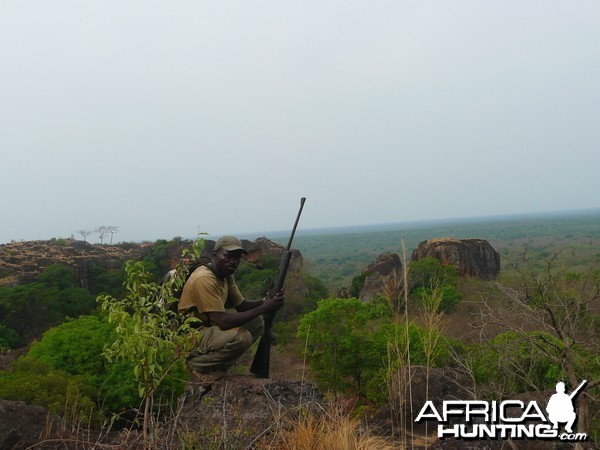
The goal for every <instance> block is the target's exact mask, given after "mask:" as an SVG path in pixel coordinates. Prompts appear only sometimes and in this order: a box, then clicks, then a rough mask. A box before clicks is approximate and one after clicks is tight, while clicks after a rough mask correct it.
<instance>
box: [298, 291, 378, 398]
mask: <svg viewBox="0 0 600 450" xmlns="http://www.w3.org/2000/svg"><path fill="white" fill-rule="evenodd" d="M386 315H387V316H389V311H388V310H387V307H386V306H385V305H384V304H383V303H382V302H378V303H366V302H361V301H360V300H358V299H356V298H350V299H340V298H329V299H326V300H322V301H320V302H318V305H317V309H316V310H314V311H312V312H310V313H308V314H306V315H305V316H303V317H302V319H301V321H300V326H299V328H298V337H299V338H300V339H302V340H305V341H306V342H307V348H308V349H309V351H310V361H311V365H312V366H313V368H314V369H315V370H316V371H317V373H318V375H319V377H320V378H321V380H322V382H323V383H324V384H325V385H326V386H328V387H330V388H333V389H334V390H341V389H344V388H347V387H349V386H354V387H355V388H356V389H357V390H358V392H359V393H361V394H365V387H366V386H365V382H366V380H367V378H368V376H367V374H369V373H371V374H373V373H375V372H377V371H378V370H379V368H381V367H382V364H383V361H384V359H385V354H386V344H385V342H384V341H385V340H383V341H382V340H381V339H379V337H380V336H379V335H378V333H376V332H375V329H376V327H375V320H376V319H381V318H383V317H385V316H386ZM377 343H379V344H382V345H376V344H377Z"/></svg>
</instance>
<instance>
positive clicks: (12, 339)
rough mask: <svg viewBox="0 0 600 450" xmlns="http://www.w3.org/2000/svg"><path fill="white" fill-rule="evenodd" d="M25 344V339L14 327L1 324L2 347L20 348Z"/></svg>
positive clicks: (0, 341) (0, 346) (0, 340)
mask: <svg viewBox="0 0 600 450" xmlns="http://www.w3.org/2000/svg"><path fill="white" fill-rule="evenodd" d="M22 345H23V339H21V336H19V333H17V332H16V331H15V330H13V329H12V328H8V327H7V326H4V325H2V324H0V348H9V349H10V348H19V347H20V346H22Z"/></svg>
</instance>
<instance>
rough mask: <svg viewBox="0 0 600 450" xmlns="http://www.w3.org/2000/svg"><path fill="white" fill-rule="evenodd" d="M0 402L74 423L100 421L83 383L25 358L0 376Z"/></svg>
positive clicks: (77, 378)
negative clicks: (25, 406)
mask: <svg viewBox="0 0 600 450" xmlns="http://www.w3.org/2000/svg"><path fill="white" fill-rule="evenodd" d="M0 398H4V399H7V400H20V401H24V402H25V403H28V404H31V405H40V406H44V407H45V408H47V409H48V411H50V412H51V413H54V414H59V415H61V416H62V417H63V418H70V419H72V420H73V421H74V422H81V423H84V424H86V423H88V421H89V420H90V419H92V420H98V419H99V418H100V416H99V414H98V412H97V409H96V406H95V403H94V401H93V400H92V399H93V398H95V391H94V389H93V388H92V387H91V386H89V385H88V384H87V383H86V382H85V380H83V379H82V378H81V377H77V376H72V375H70V374H69V373H67V372H65V371H62V370H56V369H52V368H51V367H50V366H48V365H47V364H44V363H43V362H41V361H36V360H35V359H34V358H31V357H29V356H25V357H22V358H20V359H19V360H17V361H16V362H15V365H14V368H13V370H12V371H10V372H0Z"/></svg>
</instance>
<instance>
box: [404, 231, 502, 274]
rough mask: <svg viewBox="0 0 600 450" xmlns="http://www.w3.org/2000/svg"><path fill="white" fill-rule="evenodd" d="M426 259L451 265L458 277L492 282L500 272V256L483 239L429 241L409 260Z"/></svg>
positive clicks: (421, 244)
mask: <svg viewBox="0 0 600 450" xmlns="http://www.w3.org/2000/svg"><path fill="white" fill-rule="evenodd" d="M426 257H434V258H436V259H438V260H439V261H440V262H441V263H442V265H444V266H448V265H453V266H454V267H456V270H457V272H458V275H459V276H469V277H474V278H480V279H483V280H492V279H494V278H495V277H496V276H497V275H498V273H499V272H500V254H499V253H498V252H497V251H496V250H494V248H493V247H492V246H491V245H490V243H489V242H488V241H486V240H484V239H453V238H441V239H430V240H428V241H423V242H421V243H420V244H419V246H418V248H417V249H416V250H414V251H413V253H412V257H411V260H412V261H416V260H419V259H422V258H426Z"/></svg>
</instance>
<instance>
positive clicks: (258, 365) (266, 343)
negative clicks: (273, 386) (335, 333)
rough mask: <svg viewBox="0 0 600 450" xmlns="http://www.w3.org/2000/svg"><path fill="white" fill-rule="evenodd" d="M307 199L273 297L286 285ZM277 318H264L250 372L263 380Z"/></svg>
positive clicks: (292, 235) (268, 362) (295, 224)
mask: <svg viewBox="0 0 600 450" xmlns="http://www.w3.org/2000/svg"><path fill="white" fill-rule="evenodd" d="M305 201H306V198H304V197H302V198H301V199H300V210H299V211H298V215H297V216H296V222H295V223H294V227H293V228H292V234H291V236H290V240H289V241H288V245H287V248H286V250H285V253H284V254H283V256H282V258H281V263H280V265H279V272H278V274H277V279H276V280H275V283H274V284H273V287H272V288H271V290H270V291H269V294H270V295H271V296H274V295H275V294H276V293H277V292H279V291H280V290H281V289H282V288H283V285H284V283H285V277H286V275H287V272H288V269H289V267H290V260H291V259H292V250H291V248H292V241H293V239H294V234H296V227H297V226H298V221H299V220H300V215H301V214H302V208H303V207H304V202H305ZM274 318H275V313H273V314H269V315H265V316H264V317H263V319H264V321H265V331H264V334H263V335H262V336H261V338H260V342H259V343H258V348H257V349H256V353H255V354H254V360H253V361H252V366H251V367H250V372H252V373H253V374H254V375H256V376H258V377H261V378H269V368H270V361H271V345H272V344H273V342H274V341H275V339H276V338H277V336H275V334H274V333H273V319H274Z"/></svg>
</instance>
